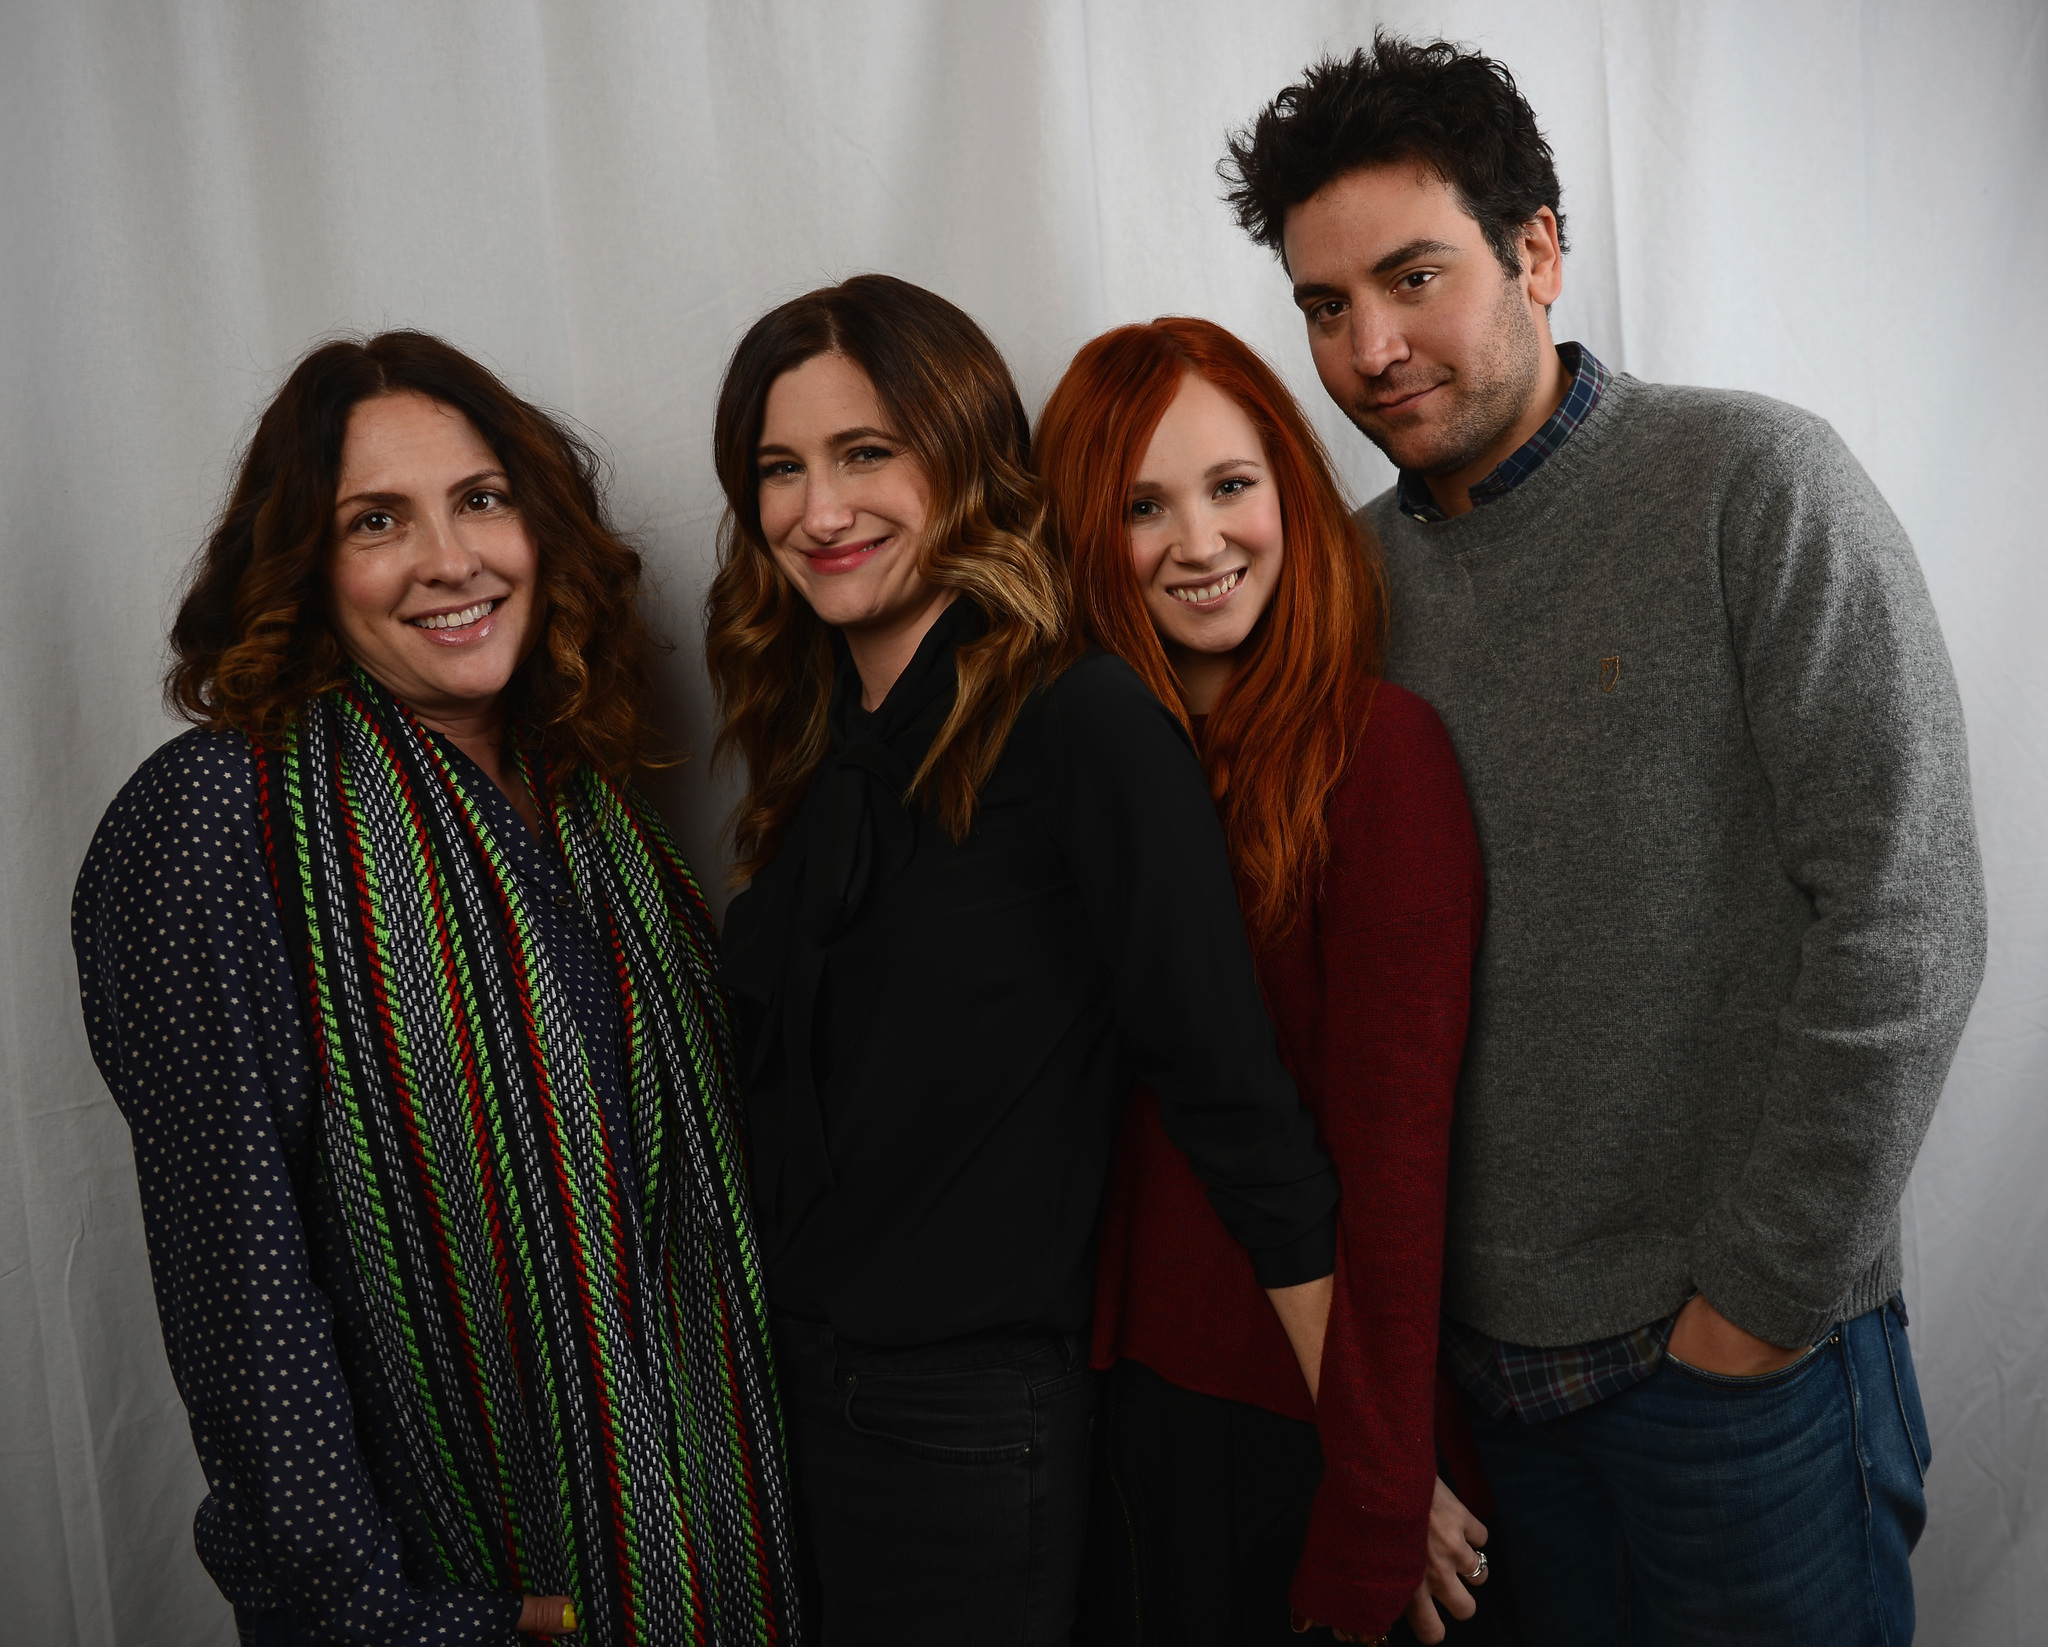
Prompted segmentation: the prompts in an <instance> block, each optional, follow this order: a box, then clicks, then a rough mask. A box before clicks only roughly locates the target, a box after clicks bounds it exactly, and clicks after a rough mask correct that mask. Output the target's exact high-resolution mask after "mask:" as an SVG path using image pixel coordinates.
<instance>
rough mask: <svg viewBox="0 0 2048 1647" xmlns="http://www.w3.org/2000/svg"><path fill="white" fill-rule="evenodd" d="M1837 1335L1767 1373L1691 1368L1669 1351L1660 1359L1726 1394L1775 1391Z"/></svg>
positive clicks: (1807, 1365)
mask: <svg viewBox="0 0 2048 1647" xmlns="http://www.w3.org/2000/svg"><path fill="white" fill-rule="evenodd" d="M1841 1336H1842V1335H1841V1333H1840V1332H1839V1331H1837V1332H1833V1333H1830V1334H1829V1335H1828V1336H1827V1337H1826V1338H1824V1339H1822V1340H1821V1341H1820V1342H1819V1343H1818V1344H1815V1345H1813V1346H1811V1347H1810V1348H1809V1349H1808V1350H1807V1351H1806V1352H1805V1353H1804V1354H1803V1355H1801V1356H1800V1357H1799V1358H1798V1359H1797V1360H1794V1361H1788V1362H1786V1363H1785V1365H1784V1366H1782V1367H1776V1368H1773V1369H1772V1370H1771V1371H1770V1372H1767V1373H1717V1372H1708V1371H1707V1369H1706V1368H1705V1367H1695V1366H1694V1365H1693V1364H1692V1363H1691V1362H1690V1361H1681V1360H1679V1359H1678V1357H1677V1356H1675V1355H1673V1354H1672V1353H1671V1352H1670V1351H1669V1350H1666V1351H1665V1352H1664V1359H1665V1361H1666V1362H1667V1363H1668V1364H1669V1365H1670V1366H1671V1367H1673V1368H1675V1369H1676V1370H1677V1371H1678V1372H1680V1373H1683V1374H1684V1375H1685V1376H1686V1377H1687V1378H1689V1379H1691V1380H1693V1381H1694V1382H1695V1383H1699V1384H1704V1385H1706V1386H1707V1387H1708V1388H1709V1389H1715V1390H1725V1391H1727V1392H1729V1393H1730V1394H1737V1393H1740V1392H1742V1391H1746V1390H1776V1389H1782V1388H1784V1386H1786V1385H1787V1384H1790V1383H1791V1382H1792V1381H1793V1380H1794V1379H1795V1378H1797V1377H1798V1376H1799V1375H1800V1374H1801V1373H1803V1372H1805V1371H1807V1370H1808V1369H1809V1368H1810V1367H1812V1366H1813V1364H1814V1363H1815V1362H1816V1361H1818V1360H1819V1359H1820V1352H1821V1351H1822V1350H1824V1349H1826V1348H1827V1347H1828V1346H1829V1345H1830V1344H1834V1343H1838V1342H1839V1341H1840V1340H1841Z"/></svg>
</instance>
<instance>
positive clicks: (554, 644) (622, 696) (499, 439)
mask: <svg viewBox="0 0 2048 1647" xmlns="http://www.w3.org/2000/svg"><path fill="white" fill-rule="evenodd" d="M405 391H413V392H416V393H419V394H422V395H425V396H427V397H428V398H429V399H430V400H435V401H438V402H439V403H440V404H442V405H444V406H447V407H449V408H451V409H452V410H454V411H457V412H460V413H461V414H462V415H463V416H464V417H466V418H467V419H468V420H469V422H470V424H471V425H472V426H473V427H474V428H475V429H476V432H477V433H478V434H479V435H481V436H482V437H483V439H484V442H485V444H487V445H488V446H489V447H490V448H491V450H492V451H493V452H494V453H496V454H497V458H498V461H499V462H500V463H501V464H503V465H504V468H505V477H506V479H507V481H508V482H509V483H510V491H511V495H512V505H513V507H514V508H515V509H517V510H518V511H519V513H520V514H521V516H523V517H524V519H525V521H526V524H527V527H528V529H529V531H530V532H531V533H532V535H533V541H534V546H535V548H536V549H537V551H538V553H539V560H540V579H539V586H538V588H537V589H536V591H535V603H536V606H537V608H538V610H539V611H540V613H541V614H542V621H543V623H544V624H545V629H544V631H543V635H542V639H541V643H540V644H539V645H537V646H536V647H534V649H533V651H532V652H531V653H530V654H529V655H528V656H527V658H526V660H525V661H524V662H523V663H521V664H520V666H519V668H518V670H517V671H516V672H515V673H514V675H513V677H512V681H511V685H510V687H509V689H508V699H509V702H508V712H509V715H510V718H511V721H512V725H513V727H514V729H515V731H516V733H517V735H518V736H520V737H521V738H522V739H524V740H526V741H527V743H528V745H529V747H531V748H533V749H534V750H535V752H536V753H537V754H538V756H539V757H540V760H539V765H540V768H541V770H542V771H544V772H545V773H546V774H547V781H548V782H549V784H550V785H553V784H555V783H558V782H560V781H561V779H562V778H563V777H565V776H566V775H567V774H568V773H569V772H570V771H571V770H573V769H574V768H575V767H576V766H577V765H578V764H579V763H588V764H589V765H591V766H593V767H595V768H597V769H598V770H599V771H601V772H603V773H605V774H606V775H607V776H610V777H615V778H618V777H625V776H628V775H629V774H631V773H632V772H633V771H634V770H635V769H636V768H640V767H645V766H649V765H653V764H657V762H656V758H655V755H654V751H655V748H656V743H655V733H654V729H653V727H652V726H651V725H650V724H649V722H648V721H647V719H646V708H645V705H646V699H647V680H648V669H649V663H650V659H651V655H652V653H653V652H654V650H655V648H656V644H657V643H656V641H655V639H654V636H653V633H652V631H651V630H650V629H649V628H648V625H647V621H646V618H645V616H644V615H643V614H642V612H641V610H640V599H639V596H640V556H639V554H638V553H637V552H636V551H635V550H634V549H633V548H632V547H631V546H630V545H629V544H628V543H626V542H625V541H624V540H623V539H622V538H621V537H620V536H619V535H618V533H616V532H615V531H614V530H613V529H612V527H611V526H610V524H609V523H608V521H607V519H606V516H605V509H604V502H603V487H602V480H603V470H602V465H601V463H600V461H599V459H598V457H597V454H596V453H595V452H593V451H592V450H591V448H590V446H589V445H588V444H587V443H586V442H585V441H583V440H582V439H580V438H579V437H578V436H577V435H576V434H574V433H573V432H572V431H571V430H569V429H568V428H567V427H566V426H565V425H564V424H563V423H562V422H561V421H559V420H558V419H556V418H554V417H551V416H550V415H549V414H548V413H546V412H544V411H542V410H541V409H540V408H539V407H537V406H534V405H531V404H529V403H528V402H526V401H524V400H521V399H520V398H519V397H518V396H517V395H515V394H513V392H512V391H511V390H510V389H508V388H507V387H506V386H505V385H504V384H503V383H501V382H500V381H499V380H498V378H497V377H496V376H495V375H494V374H493V373H491V372H490V371H489V370H488V369H487V368H485V367H484V366H482V365H479V364H478V363H477V362H476V361H474V360H472V359H470V357H469V356H468V355H465V354H464V353H462V351H461V350H459V349H456V348H454V347H453V346H452V345H450V344H447V343H444V342H442V341H441V339H439V338H437V337H433V336H430V335H429V334H428V333H425V332H415V331H395V332H382V333H379V334H378V335H376V336H375V337H370V338H363V339H354V338H349V339H341V340H338V341H336V342H332V343H325V344H322V345H321V346H320V347H318V348H316V349H314V350H313V351H312V352H311V353H310V354H308V355H307V356H306V357H305V358H304V359H303V360H301V361H300V362H299V363H298V365H297V366H295V367H294V368H293V369H292V372H291V375H290V376H289V377H287V378H286V379H285V383H284V387H283V388H282V389H280V390H279V391H278V392H277V395H276V397H275V398H274V399H273V400H272V401H271V403H270V405H269V406H268V407H267V408H265V410H264V413H263V416H262V417H261V418H260V419H259V420H258V422H257V425H256V432H255V434H254V435H253V436H251V437H250V440H249V445H248V448H247V450H246V451H245V452H244V453H243V454H242V459H241V462H240V465H239V467H238V469H237V472H236V476H235V482H234V486H233V488H232V490H231V491H230V493H229V495H228V501H227V506H226V508H225V509H224V510H223V511H222V513H221V517H220V519H219V521H218V522H217V523H216V525H215V526H214V529H213V532H212V535H211V536H210V537H209V538H208V540H207V542H206V545H205V547H204V548H203V549H201V551H200V552H199V555H198V557H197V558H196V559H195V560H194V562H193V565H192V569H191V571H190V573H189V575H188V578H187V583H186V590H185V596H184V600H183V601H182V602H181V604H180V605H179V608H178V616H177V619H176V621H175V622H174V623H173V624H172V625H171V634H170V651H171V664H170V669H169V672H168V674H167V675H166V677H165V680H164V697H165V701H166V703H167V704H168V705H169V706H170V708H171V709H172V710H173V711H174V712H175V713H177V714H180V715H182V716H183V717H184V718H186V719H187V720H190V721H193V722H195V723H197V724H198V725H200V726H205V727H211V728H214V729H216V730H220V729H226V728H233V729H234V730H236V731H238V732H241V733H242V734H243V735H244V736H245V737H247V738H249V739H250V740H251V741H252V742H255V743H258V744H273V745H274V744H275V743H276V742H277V741H278V740H279V739H280V738H282V736H283V735H284V730H285V727H286V724H287V723H288V722H289V721H290V719H291V717H292V715H293V714H294V713H295V712H296V711H297V710H298V709H299V708H300V706H302V705H303V704H305V703H306V702H308V701H309V700H310V699H312V698H314V697H317V696H318V695H319V694H320V693H322V692H325V691H327V690H328V689H329V688H331V687H333V686H335V685H337V684H338V683H339V682H340V681H341V679H342V678H343V676H344V674H345V673H346V671H347V668H348V659H347V656H346V654H345V653H344V652H343V650H342V646H341V642H340V640H339V638H338V637H337V635H336V633H335V630H334V627H333V625H332V624H331V622H330V621H329V616H328V588H327V576H326V574H327V567H328V560H329V552H330V550H331V548H332V546H333V541H334V529H335V528H334V503H335V492H336V488H337V487H338V485H339V484H340V477H341V451H342V444H343V441H344V439H345V438H346V436H347V433H348V420H349V414H350V412H351V411H352V410H354V408H355V407H356V406H357V405H359V404H360V403H361V402H363V401H366V400H372V399H375V398H376V397H378V396H380V395H388V394H398V393H403V392H405Z"/></svg>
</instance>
